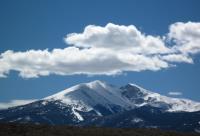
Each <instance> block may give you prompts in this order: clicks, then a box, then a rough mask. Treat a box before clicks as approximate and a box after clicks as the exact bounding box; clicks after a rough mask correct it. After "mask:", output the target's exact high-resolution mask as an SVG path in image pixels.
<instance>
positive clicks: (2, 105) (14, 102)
mask: <svg viewBox="0 0 200 136" xmlns="http://www.w3.org/2000/svg"><path fill="white" fill-rule="evenodd" d="M34 101H36V99H27V100H11V101H9V102H0V109H7V108H10V107H14V106H19V105H25V104H28V103H31V102H34Z"/></svg>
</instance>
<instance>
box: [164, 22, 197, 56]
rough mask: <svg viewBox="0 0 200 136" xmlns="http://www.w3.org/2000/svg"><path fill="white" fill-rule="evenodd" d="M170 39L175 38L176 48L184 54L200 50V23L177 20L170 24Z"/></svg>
mask: <svg viewBox="0 0 200 136" xmlns="http://www.w3.org/2000/svg"><path fill="white" fill-rule="evenodd" d="M168 37H169V39H171V40H174V42H175V44H176V45H175V46H174V49H176V50H178V51H180V52H181V53H184V54H188V53H191V54H196V53H199V52H200V23H199V22H198V23H197V22H187V23H183V22H177V23H174V24H172V25H170V32H169V34H168Z"/></svg>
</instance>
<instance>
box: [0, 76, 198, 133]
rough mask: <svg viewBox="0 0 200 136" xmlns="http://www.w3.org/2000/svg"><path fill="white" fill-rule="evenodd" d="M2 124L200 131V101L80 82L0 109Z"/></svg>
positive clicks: (134, 88) (102, 83) (137, 88)
mask: <svg viewBox="0 0 200 136" xmlns="http://www.w3.org/2000/svg"><path fill="white" fill-rule="evenodd" d="M0 122H1V123H5V122H6V123H8V122H9V123H11V122H12V123H33V124H51V125H58V124H59V125H60V124H68V125H76V126H100V127H134V128H159V129H163V130H175V131H181V132H198V133H200V103H199V102H195V101H192V100H188V99H180V98H171V97H167V96H164V95H160V94H158V93H155V92H152V91H149V90H146V89H144V88H142V87H140V86H138V85H135V84H131V83H129V84H127V85H125V86H122V87H117V86H114V85H111V84H108V83H106V82H103V81H99V80H96V81H92V82H89V83H81V84H78V85H75V86H73V87H70V88H68V89H66V90H63V91H61V92H59V93H56V94H54V95H51V96H48V97H45V98H43V99H40V100H37V101H34V102H32V103H29V104H26V105H21V106H16V107H11V108H8V109H3V110H0Z"/></svg>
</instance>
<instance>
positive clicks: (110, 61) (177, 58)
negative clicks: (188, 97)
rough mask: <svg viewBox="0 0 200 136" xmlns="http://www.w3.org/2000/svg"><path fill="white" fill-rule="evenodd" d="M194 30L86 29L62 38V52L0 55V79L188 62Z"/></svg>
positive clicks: (189, 26) (194, 46)
mask: <svg viewBox="0 0 200 136" xmlns="http://www.w3.org/2000/svg"><path fill="white" fill-rule="evenodd" d="M194 28H195V29H194ZM199 28H200V23H194V22H188V23H175V24H172V25H171V26H170V29H169V33H168V34H167V36H152V35H147V34H144V33H142V32H141V31H139V30H138V29H137V28H136V27H135V26H134V25H130V26H123V25H115V24H112V23H109V24H107V25H106V26H105V27H102V26H95V25H89V26H86V27H85V29H84V31H83V33H72V34H68V35H67V36H66V37H65V41H66V42H67V44H69V45H70V46H69V47H66V48H64V49H53V50H51V51H49V50H28V51H25V52H20V51H18V52H14V51H12V50H8V51H6V52H3V53H2V54H0V77H6V76H7V74H9V72H10V71H11V70H14V71H18V72H19V75H20V76H21V77H24V78H34V77H39V76H47V75H49V74H57V75H74V74H86V75H115V74H120V73H122V72H126V71H137V72H139V71H143V70H152V71H157V70H161V69H164V68H169V67H170V66H172V65H173V66H174V65H176V63H183V62H184V63H193V58H192V57H191V55H192V56H193V55H194V54H197V53H199V52H200V51H199V50H200V44H199V31H200V29H199ZM164 37H166V38H164ZM166 39H168V40H166ZM172 41H173V42H172ZM166 42H167V44H166ZM169 44H170V45H169Z"/></svg>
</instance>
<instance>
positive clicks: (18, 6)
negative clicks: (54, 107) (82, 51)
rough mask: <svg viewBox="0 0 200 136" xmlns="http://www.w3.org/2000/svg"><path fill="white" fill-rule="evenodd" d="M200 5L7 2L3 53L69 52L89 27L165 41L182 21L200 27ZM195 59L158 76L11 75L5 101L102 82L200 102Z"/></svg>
mask: <svg viewBox="0 0 200 136" xmlns="http://www.w3.org/2000/svg"><path fill="white" fill-rule="evenodd" d="M199 5H200V2H199V1H198V0H190V1H189V0H168V1H165V0H152V1H145V0H124V1H122V0H109V1H108V0H101V1H100V0H99V1H92V0H84V1H81V0H79V1H78V0H67V1H66V0H59V1H55V0H42V1H41V0H30V1H27V0H18V1H15V0H1V1H0V53H4V52H5V51H7V50H13V51H14V52H19V51H20V52H25V51H27V50H31V49H33V50H44V49H47V48H48V49H49V50H50V51H51V50H53V49H55V48H59V49H64V48H66V47H69V44H66V42H65V40H66V39H64V37H66V35H67V34H70V33H82V32H83V31H84V28H85V27H86V26H88V25H95V26H101V27H105V26H106V25H107V24H108V23H112V24H115V25H116V27H118V26H119V25H125V26H129V25H134V26H135V27H136V28H137V29H138V30H139V31H140V32H142V33H145V34H146V35H152V36H164V35H166V34H167V33H168V32H169V26H170V25H171V24H174V23H176V22H183V23H187V22H188V21H192V22H200V14H199V13H200V8H199ZM197 38H198V37H197ZM75 44H76V43H75ZM192 59H193V64H189V63H176V67H169V68H164V69H161V70H157V71H152V70H149V69H147V70H144V71H139V72H135V71H127V72H124V73H122V74H120V75H115V74H114V75H111V76H108V75H104V74H100V75H93V76H91V75H89V76H88V75H87V74H81V75H74V74H71V75H64V76H61V75H58V74H51V75H48V76H39V77H38V78H22V77H20V76H18V74H19V72H18V71H13V70H11V71H10V72H9V74H8V75H7V77H6V78H0V102H6V101H10V100H19V99H40V98H43V97H45V96H48V95H51V94H54V93H56V92H58V91H61V90H63V89H65V88H67V87H70V86H72V85H75V84H78V83H81V82H89V81H92V80H96V79H98V80H104V81H106V82H109V83H111V84H114V85H118V86H120V85H124V84H127V83H130V82H132V83H136V84H138V85H141V86H142V87H144V88H146V89H149V90H153V91H155V92H158V93H161V94H165V95H167V94H168V92H182V96H179V97H185V98H190V99H193V100H197V101H200V84H199V81H200V76H199V75H200V55H199V54H198V53H196V54H195V55H192ZM83 62H84V60H83ZM0 67H1V66H0Z"/></svg>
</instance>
